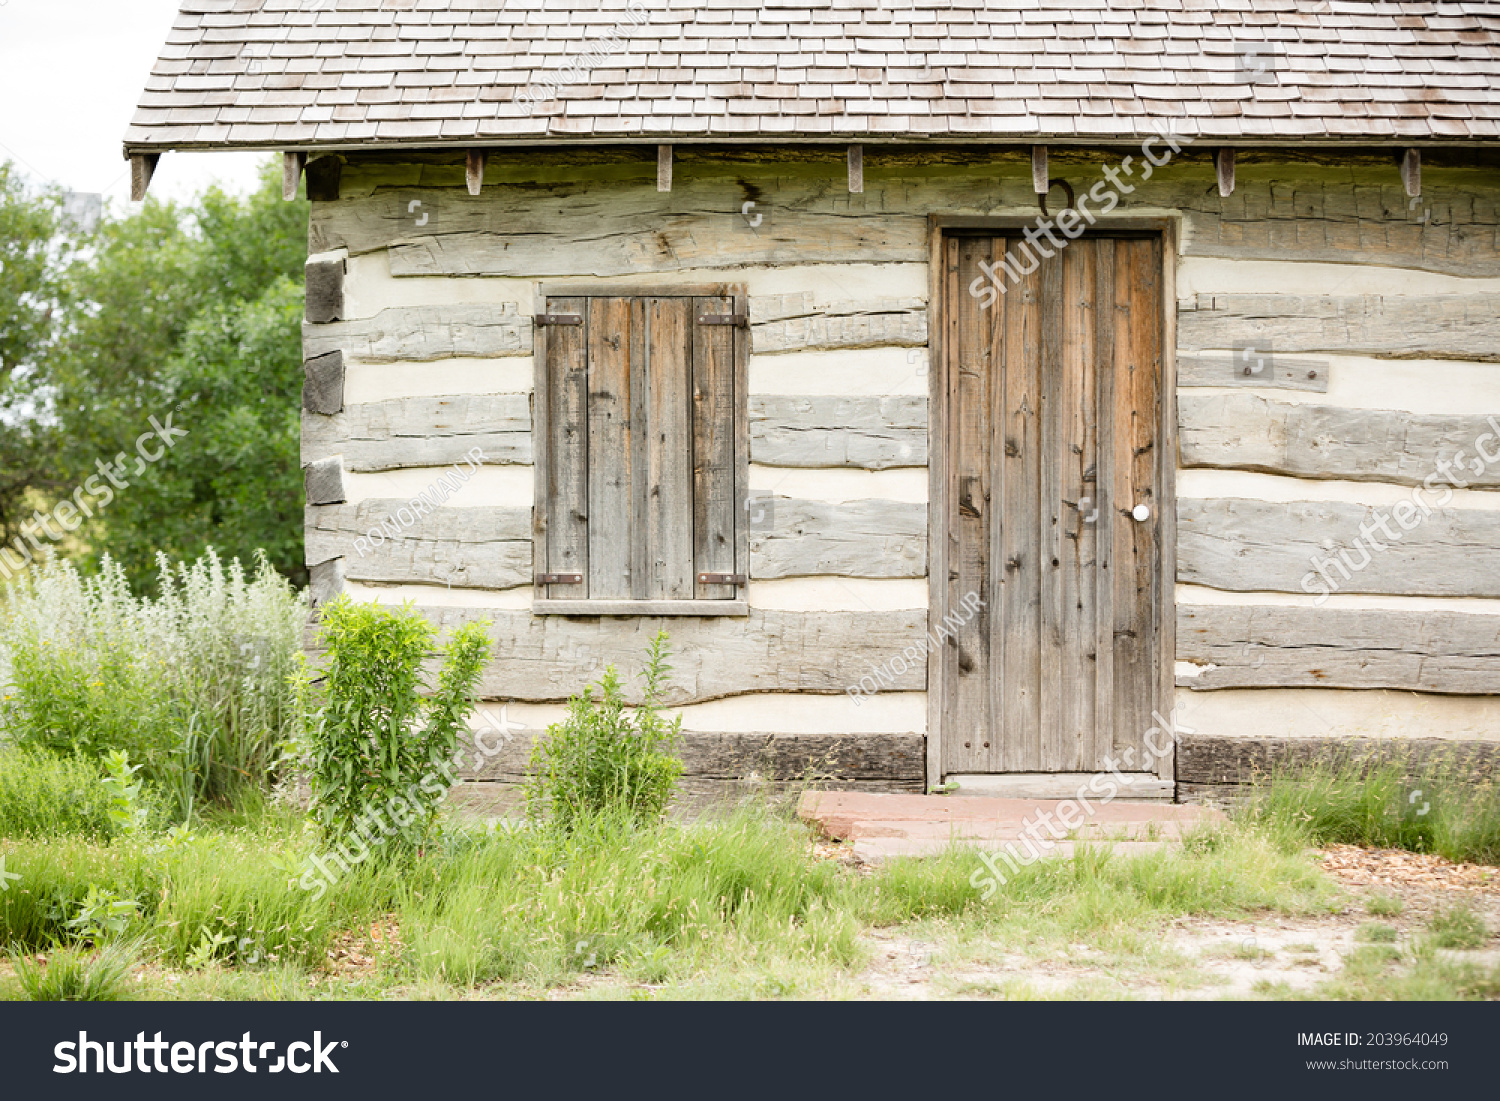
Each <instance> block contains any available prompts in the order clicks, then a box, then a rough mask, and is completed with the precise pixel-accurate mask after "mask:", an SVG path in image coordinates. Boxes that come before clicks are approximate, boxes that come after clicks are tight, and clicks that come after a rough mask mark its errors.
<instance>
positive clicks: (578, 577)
mask: <svg viewBox="0 0 1500 1101" xmlns="http://www.w3.org/2000/svg"><path fill="white" fill-rule="evenodd" d="M536 583H537V584H538V585H582V584H583V574H581V573H539V574H537V575H536Z"/></svg>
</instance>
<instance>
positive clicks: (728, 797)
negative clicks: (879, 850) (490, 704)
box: [448, 775, 923, 819]
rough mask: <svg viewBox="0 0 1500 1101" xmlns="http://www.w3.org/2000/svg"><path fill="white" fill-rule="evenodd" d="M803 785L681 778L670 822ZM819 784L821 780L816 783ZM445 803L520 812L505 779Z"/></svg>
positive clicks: (885, 786) (791, 794) (880, 784)
mask: <svg viewBox="0 0 1500 1101" xmlns="http://www.w3.org/2000/svg"><path fill="white" fill-rule="evenodd" d="M805 784H806V781H804V780H802V779H800V778H799V779H795V780H764V779H761V778H759V777H755V778H751V779H745V780H721V779H717V778H715V777H700V776H693V775H684V776H683V777H681V778H680V779H679V780H678V782H677V794H676V796H675V797H674V798H673V800H672V804H671V807H670V808H669V810H670V813H671V815H672V816H673V817H675V818H685V819H693V818H697V817H699V816H715V817H717V816H721V815H722V814H723V813H724V811H725V810H727V809H730V808H734V807H739V806H743V805H744V804H745V802H746V801H747V800H757V801H770V802H775V801H778V800H782V799H786V800H794V799H796V798H797V796H798V795H799V794H800V793H801V791H802V789H803V788H804V786H805ZM820 784H822V782H820ZM826 787H827V789H828V790H829V791H865V792H876V793H889V794H897V795H899V794H921V792H922V791H923V785H922V781H921V779H914V780H841V779H838V778H834V779H831V780H828V781H826ZM448 803H449V805H450V806H452V807H453V808H454V809H455V810H456V811H457V812H458V813H459V814H460V815H464V816H467V817H471V818H496V817H501V816H515V817H519V816H520V815H521V814H522V813H523V803H522V797H521V785H520V784H519V783H513V782H505V781H484V780H480V781H473V782H469V783H461V784H457V785H455V786H454V787H452V788H450V789H449V791H448Z"/></svg>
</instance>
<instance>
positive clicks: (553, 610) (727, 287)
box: [531, 283, 750, 616]
mask: <svg viewBox="0 0 1500 1101" xmlns="http://www.w3.org/2000/svg"><path fill="white" fill-rule="evenodd" d="M561 297H570V298H730V299H732V300H733V301H734V312H735V313H736V314H738V315H741V316H744V317H747V318H748V316H749V312H750V297H749V291H748V289H747V287H746V286H745V285H744V284H742V283H683V284H666V283H643V284H640V285H636V284H631V283H538V284H537V285H536V297H535V302H536V309H535V311H534V313H536V314H545V313H547V299H549V298H561ZM549 328H551V326H547V325H536V326H533V329H532V364H533V370H532V379H533V386H532V401H531V432H532V462H533V476H534V479H535V493H534V505H533V511H532V525H531V539H532V556H533V558H532V561H533V581H532V601H531V612H532V614H533V615H538V616H541V615H563V616H748V615H749V614H750V607H749V601H748V597H747V593H748V586H749V576H750V532H749V524H748V518H746V517H744V516H741V517H740V519H739V521H738V522H736V524H735V528H734V532H735V546H734V561H735V573H737V574H739V575H741V576H742V577H744V578H745V582H744V583H742V584H740V585H739V586H737V590H738V595H737V596H736V597H734V598H733V599H692V600H632V599H620V598H609V599H593V598H585V599H580V600H556V599H550V598H548V597H547V595H546V594H547V586H546V585H543V584H541V583H540V582H539V581H537V580H536V579H537V578H539V577H540V576H541V575H542V574H543V573H545V572H547V569H548V562H547V524H548V516H549V508H550V505H551V502H550V501H548V499H547V486H548V484H549V481H550V478H549V474H550V466H551V462H552V455H551V426H550V424H549V423H548V419H547V418H548V411H549V409H550V408H551V403H550V393H551V386H552V379H551V375H550V372H549V371H548V362H547V331H548V329H549ZM734 332H735V339H734V389H735V400H734V416H733V421H734V423H733V432H734V442H735V458H734V495H735V500H736V501H738V502H739V510H740V512H741V513H743V512H744V510H745V506H746V502H748V501H749V499H750V394H749V385H750V329H749V326H748V322H746V324H745V326H743V327H736V328H735V329H734Z"/></svg>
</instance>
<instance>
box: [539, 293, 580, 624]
mask: <svg viewBox="0 0 1500 1101" xmlns="http://www.w3.org/2000/svg"><path fill="white" fill-rule="evenodd" d="M546 310H547V312H548V313H561V314H576V315H578V316H580V317H582V318H583V324H582V325H551V326H548V329H547V338H546V352H545V361H544V362H543V363H541V364H539V365H538V370H539V371H543V372H546V375H547V378H546V385H545V390H544V392H545V394H546V401H547V410H546V419H547V437H548V438H547V439H546V440H545V441H541V446H542V447H544V448H546V451H547V464H546V465H547V475H546V477H547V486H546V492H547V564H546V568H545V570H544V571H543V572H545V573H581V574H583V577H584V583H583V584H582V585H549V586H547V592H546V595H547V596H548V597H549V598H551V599H553V600H570V599H581V598H583V597H586V596H588V595H589V590H588V573H589V521H588V516H589V497H588V493H589V487H588V443H589V438H588V392H589V361H588V332H589V300H588V299H587V298H552V299H548V301H547V306H546Z"/></svg>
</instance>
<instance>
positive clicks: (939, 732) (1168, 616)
mask: <svg viewBox="0 0 1500 1101" xmlns="http://www.w3.org/2000/svg"><path fill="white" fill-rule="evenodd" d="M1035 225H1036V218H1035V216H1029V217H1024V216H1023V217H997V218H988V217H969V216H962V215H956V216H948V215H940V214H930V215H928V218H927V233H928V245H927V264H928V292H927V293H928V297H927V331H928V333H929V334H930V335H929V337H928V349H927V362H928V364H929V369H928V371H927V379H928V446H927V486H928V513H927V538H928V551H927V553H928V558H927V600H928V628H929V631H931V632H933V634H934V637H936V631H937V629H938V627H939V626H940V624H941V619H942V611H943V602H944V601H945V600H946V599H947V587H948V558H949V555H948V529H947V522H948V521H947V517H948V473H949V469H948V464H949V463H950V462H951V461H952V449H951V448H950V447H949V446H948V429H949V419H950V417H951V411H950V409H949V400H948V371H947V365H946V360H945V359H944V356H945V355H946V350H945V339H944V338H945V335H946V334H945V333H944V331H943V284H944V272H943V263H944V261H943V241H944V239H945V237H946V236H947V235H948V234H949V233H952V232H955V231H959V232H961V231H963V230H980V231H984V232H997V231H1004V230H1019V229H1025V228H1026V227H1028V226H1035ZM1090 233H1093V234H1095V235H1108V234H1110V233H1132V234H1133V233H1139V234H1150V235H1153V236H1159V237H1160V239H1161V243H1162V285H1161V286H1162V318H1161V323H1162V330H1161V334H1162V335H1161V341H1162V356H1161V379H1160V387H1161V389H1160V394H1161V397H1160V401H1159V405H1160V411H1159V412H1160V417H1159V420H1158V424H1157V432H1158V440H1159V443H1160V446H1159V447H1158V448H1157V478H1158V479H1159V484H1160V486H1161V501H1160V505H1159V508H1160V515H1161V521H1160V523H1161V556H1162V560H1161V578H1160V582H1161V593H1160V600H1159V606H1158V608H1157V614H1158V615H1159V616H1160V617H1161V619H1160V622H1159V630H1158V632H1157V635H1158V637H1157V653H1156V663H1157V666H1156V686H1157V691H1156V699H1157V706H1158V709H1159V710H1160V709H1161V708H1163V707H1165V711H1163V712H1162V713H1163V714H1166V715H1171V714H1172V709H1173V707H1175V706H1176V705H1175V702H1174V697H1175V693H1176V690H1177V681H1176V676H1175V668H1176V664H1175V663H1176V654H1177V262H1178V260H1179V258H1180V257H1181V245H1180V242H1181V240H1182V220H1181V218H1180V217H1177V216H1171V217H1130V216H1125V217H1115V218H1111V217H1109V216H1107V215H1106V216H1103V217H1100V218H1099V219H1098V221H1097V222H1096V223H1095V224H1094V225H1092V226H1090V227H1089V229H1088V230H1087V231H1085V233H1084V236H1089V235H1090ZM948 650H949V648H948V647H947V646H939V647H938V648H937V649H936V650H935V651H934V652H933V655H932V658H931V659H930V660H929V661H928V663H927V768H926V775H927V784H928V786H929V787H931V786H936V785H937V784H940V783H941V782H942V778H943V753H942V737H943V734H944V729H945V726H946V724H947V717H946V710H947V706H948V700H947V698H946V693H945V690H944V686H945V685H946V683H947V678H946V673H947V662H948V661H949V660H951V658H950V655H949V653H948ZM1176 764H1177V761H1176V753H1175V752H1173V753H1169V754H1167V755H1166V756H1164V757H1159V758H1157V768H1156V775H1157V778H1158V779H1159V780H1162V781H1164V782H1167V783H1175V780H1176V771H1177V770H1176Z"/></svg>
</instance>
